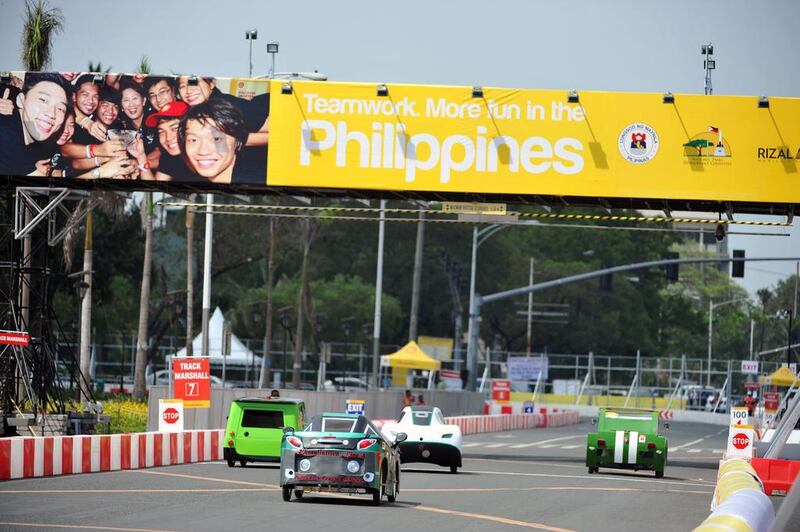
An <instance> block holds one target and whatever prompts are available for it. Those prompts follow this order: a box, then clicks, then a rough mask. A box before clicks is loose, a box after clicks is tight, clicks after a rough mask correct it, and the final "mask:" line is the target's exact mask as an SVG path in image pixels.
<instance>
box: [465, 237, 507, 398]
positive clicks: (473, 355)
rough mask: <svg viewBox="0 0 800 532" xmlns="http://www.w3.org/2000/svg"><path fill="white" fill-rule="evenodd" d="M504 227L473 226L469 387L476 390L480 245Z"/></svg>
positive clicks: (468, 365) (468, 364) (468, 362)
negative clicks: (477, 286) (476, 289)
mask: <svg viewBox="0 0 800 532" xmlns="http://www.w3.org/2000/svg"><path fill="white" fill-rule="evenodd" d="M504 227H508V226H507V225H501V224H492V225H489V226H487V227H484V228H483V229H481V230H480V231H479V230H478V226H477V225H476V226H474V227H473V228H472V262H471V265H470V270H469V325H468V328H467V337H468V340H467V372H468V378H467V389H468V390H474V389H475V381H476V377H477V376H476V375H475V373H476V372H477V370H478V342H477V338H478V331H477V330H476V327H478V324H477V319H476V318H477V310H476V308H475V278H476V275H477V259H478V247H479V246H480V245H481V244H483V243H484V242H486V239H488V238H489V237H490V236H492V235H493V234H495V233H496V232H497V231H500V230H501V229H503V228H504Z"/></svg>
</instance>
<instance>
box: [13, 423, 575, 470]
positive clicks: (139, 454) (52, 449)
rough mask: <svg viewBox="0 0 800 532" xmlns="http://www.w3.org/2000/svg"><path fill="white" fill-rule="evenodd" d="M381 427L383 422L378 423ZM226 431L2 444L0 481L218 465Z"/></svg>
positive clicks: (487, 427) (497, 427)
mask: <svg viewBox="0 0 800 532" xmlns="http://www.w3.org/2000/svg"><path fill="white" fill-rule="evenodd" d="M541 410H542V411H541V412H540V413H538V414H509V415H495V416H457V417H448V418H445V421H447V423H450V424H455V425H458V426H459V427H460V428H461V432H462V434H477V433H482V432H500V431H505V430H517V429H533V428H544V427H560V426H563V425H573V424H576V423H578V413H577V412H576V411H569V410H560V411H558V412H552V411H551V412H550V413H548V412H547V410H546V409H541ZM376 424H378V425H381V424H383V421H381V420H377V421H376ZM224 438H225V431H224V430H221V429H219V430H187V431H184V432H142V433H135V434H110V435H94V436H45V437H15V438H4V439H0V480H12V479H17V478H30V477H49V476H57V475H70V474H79V473H95V472H100V471H120V470H124V469H142V468H147V467H156V466H162V465H175V464H188V463H193V462H208V461H213V460H221V459H222V448H223V445H224Z"/></svg>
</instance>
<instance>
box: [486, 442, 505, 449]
mask: <svg viewBox="0 0 800 532" xmlns="http://www.w3.org/2000/svg"><path fill="white" fill-rule="evenodd" d="M506 445H508V444H507V443H490V444H488V445H485V446H484V447H486V448H487V449H496V448H497V447H505V446H506Z"/></svg>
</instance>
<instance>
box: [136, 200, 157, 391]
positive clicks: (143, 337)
mask: <svg viewBox="0 0 800 532" xmlns="http://www.w3.org/2000/svg"><path fill="white" fill-rule="evenodd" d="M142 220H143V222H144V261H143V264H142V291H141V294H140V297H139V331H138V334H137V336H136V369H135V371H134V374H133V397H134V398H135V399H144V394H145V369H146V367H147V347H148V345H149V343H150V342H149V340H150V337H149V334H148V333H149V331H148V329H147V324H148V320H149V316H150V272H151V270H152V262H153V193H152V192H145V195H144V200H143V201H142Z"/></svg>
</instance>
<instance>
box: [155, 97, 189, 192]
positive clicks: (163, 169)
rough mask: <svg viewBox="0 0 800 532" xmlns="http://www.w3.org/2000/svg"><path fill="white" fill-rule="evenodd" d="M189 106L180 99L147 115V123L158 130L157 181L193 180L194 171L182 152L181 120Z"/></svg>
mask: <svg viewBox="0 0 800 532" xmlns="http://www.w3.org/2000/svg"><path fill="white" fill-rule="evenodd" d="M188 110H189V106H188V105H186V104H185V103H183V102H182V101H180V100H176V101H174V102H170V103H168V104H166V105H164V107H162V108H161V110H160V111H158V112H157V113H153V114H151V115H150V116H148V117H147V120H146V121H145V125H146V126H147V127H148V128H155V129H156V131H157V132H158V144H159V153H160V157H159V161H158V166H157V171H156V172H155V173H154V178H155V179H156V181H192V180H196V177H195V178H192V173H191V172H190V170H189V168H188V167H187V166H186V162H185V161H184V159H183V155H182V154H181V143H180V135H179V129H180V122H181V117H182V116H183V115H184V114H186V111H188Z"/></svg>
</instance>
